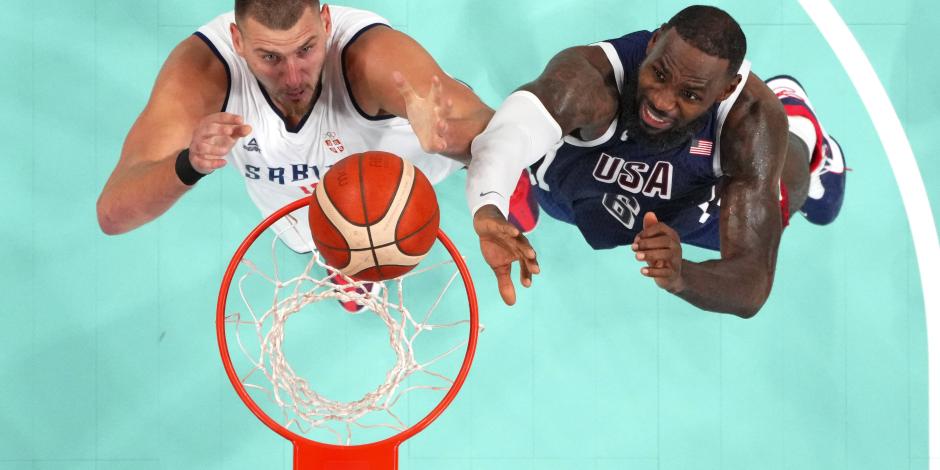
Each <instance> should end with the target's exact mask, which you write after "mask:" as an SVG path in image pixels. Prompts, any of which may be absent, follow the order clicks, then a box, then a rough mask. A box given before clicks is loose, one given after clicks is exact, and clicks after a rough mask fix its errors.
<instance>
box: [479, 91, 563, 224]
mask: <svg viewBox="0 0 940 470" xmlns="http://www.w3.org/2000/svg"><path fill="white" fill-rule="evenodd" d="M561 138H562V134H561V126H559V125H558V122H556V121H555V118H553V117H552V115H551V114H549V112H548V110H547V109H545V105H543V104H542V102H541V101H540V100H539V99H538V97H537V96H535V95H534V94H532V93H530V92H528V91H517V92H515V93H513V94H511V95H509V97H508V98H506V101H503V104H502V106H500V107H499V109H498V110H496V114H495V115H493V119H492V120H490V123H489V124H488V125H487V126H486V130H484V131H483V133H482V134H480V135H478V136H477V137H476V138H475V139H473V143H472V144H471V145H470V154H471V155H472V158H471V159H470V167H469V168H468V169H467V203H468V205H469V206H470V213H471V214H475V213H476V211H477V210H479V209H480V208H481V207H483V206H485V205H487V204H493V205H495V206H496V207H498V208H499V210H500V212H502V213H503V215H505V216H507V217H508V215H509V197H510V196H512V193H513V190H515V188H516V183H517V182H518V181H519V174H520V173H522V170H523V169H525V168H527V167H528V166H529V165H532V164H533V163H535V162H537V161H538V160H539V159H540V158H542V157H543V156H544V155H545V154H546V153H547V152H548V151H549V150H551V149H552V148H553V147H554V146H555V145H556V144H557V143H558V142H559V141H560V140H561Z"/></svg>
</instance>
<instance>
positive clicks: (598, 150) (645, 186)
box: [531, 31, 749, 250]
mask: <svg viewBox="0 0 940 470" xmlns="http://www.w3.org/2000/svg"><path fill="white" fill-rule="evenodd" d="M651 36H652V33H650V32H648V31H639V32H636V33H632V34H628V35H626V36H623V37H621V38H618V39H614V40H611V41H605V42H602V43H598V44H597V46H599V47H601V48H603V49H604V51H605V53H606V54H607V57H608V59H609V60H610V62H611V65H612V66H613V68H614V73H615V75H616V78H617V86H618V87H619V88H620V90H621V91H622V90H623V89H624V85H623V83H624V76H625V75H624V74H633V76H635V74H637V72H638V71H639V68H640V64H641V63H642V62H643V60H644V58H645V56H646V45H647V43H648V41H649V39H650V37H651ZM741 73H742V76H744V77H747V74H748V73H749V64H748V63H747V62H745V64H744V65H742V70H741ZM743 86H744V80H742V81H741V84H740V85H739V87H738V89H737V90H735V93H734V94H733V95H732V96H731V97H730V98H729V99H728V100H725V101H724V102H722V103H720V105H719V104H716V105H715V106H714V107H713V108H712V109H711V110H710V111H709V112H708V116H707V121H706V122H705V125H704V127H703V128H702V129H701V130H700V131H699V132H698V133H697V134H696V135H694V136H691V137H690V138H689V140H688V141H686V142H685V143H684V144H682V145H679V146H678V147H676V148H673V149H670V150H666V151H659V150H652V149H649V148H646V147H644V146H643V145H641V144H640V143H638V142H635V141H633V140H631V139H630V136H629V135H628V133H627V131H626V128H625V126H623V125H621V124H620V123H618V122H617V120H615V121H614V122H612V123H611V124H610V126H609V128H608V129H607V132H605V133H604V135H602V136H601V137H599V138H598V139H595V140H593V141H589V142H585V141H582V140H579V139H577V138H575V137H573V136H566V137H565V139H564V141H563V143H562V144H561V146H560V147H558V148H557V149H555V150H554V151H553V152H549V153H548V154H547V155H545V157H544V158H542V160H540V161H539V162H537V163H536V164H535V165H533V166H532V168H531V170H532V174H533V175H535V178H536V181H537V182H538V189H537V190H536V194H537V197H538V199H539V203H540V205H541V206H542V208H543V209H544V210H545V212H547V213H548V214H549V215H551V216H553V217H555V218H558V219H561V220H564V221H566V222H569V223H573V224H574V225H577V227H578V228H579V229H580V230H581V233H582V234H583V236H584V238H585V240H587V242H588V243H589V244H590V245H591V247H593V248H594V249H605V248H613V247H616V246H621V245H629V244H632V243H633V240H634V238H635V237H636V235H637V234H638V233H639V232H640V231H642V230H643V214H644V213H646V212H648V211H652V212H654V213H655V214H656V216H657V218H658V219H659V220H660V221H662V222H664V223H666V224H667V225H669V226H670V227H672V228H673V229H674V230H676V232H677V233H678V234H679V236H680V239H681V241H682V242H683V243H689V244H692V245H696V246H701V247H704V248H710V249H714V250H717V249H719V236H718V207H717V203H718V198H717V197H716V193H718V192H719V189H718V186H719V184H720V182H721V176H722V173H721V164H720V154H719V136H720V133H721V126H722V124H723V123H724V118H725V117H726V116H727V114H728V111H729V110H730V108H731V106H732V104H733V103H734V100H735V99H736V98H737V97H738V95H739V94H740V91H741V89H742V88H743Z"/></svg>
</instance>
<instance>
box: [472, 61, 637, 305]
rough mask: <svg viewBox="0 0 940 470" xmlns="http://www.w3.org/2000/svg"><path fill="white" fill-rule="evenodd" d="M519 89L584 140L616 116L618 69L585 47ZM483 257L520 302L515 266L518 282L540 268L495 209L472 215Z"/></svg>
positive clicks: (506, 292)
mask: <svg viewBox="0 0 940 470" xmlns="http://www.w3.org/2000/svg"><path fill="white" fill-rule="evenodd" d="M520 90H525V91H529V92H531V93H532V94H534V95H535V96H536V97H538V98H539V100H540V101H541V102H542V104H543V105H544V106H545V109H547V110H548V112H549V113H550V114H551V115H552V117H553V118H554V119H555V120H556V121H557V122H558V124H559V126H561V129H562V134H563V135H567V134H571V133H578V135H579V136H580V137H581V138H583V139H593V138H596V137H598V136H599V135H600V134H602V133H603V132H604V131H605V130H606V129H607V127H608V126H609V125H610V123H611V121H613V119H614V117H615V116H616V113H617V110H618V106H619V102H618V100H619V91H618V89H617V83H616V80H615V78H614V72H613V68H612V67H611V65H610V62H609V61H608V59H607V57H606V55H605V54H604V52H603V50H601V48H599V47H592V46H582V47H573V48H570V49H566V50H564V51H561V52H560V53H558V54H557V55H556V56H555V57H554V58H553V59H552V60H551V61H550V62H549V63H548V66H546V68H545V70H544V71H543V72H542V74H541V75H540V76H539V77H538V78H537V79H536V80H535V81H533V82H531V83H527V84H525V85H523V86H522V87H521V88H520ZM473 227H474V229H475V230H476V232H477V235H479V237H480V249H481V251H482V253H483V258H484V259H485V260H486V262H487V263H488V264H489V265H490V267H491V268H492V269H493V273H494V274H495V275H496V280H497V284H498V286H499V292H500V295H501V296H502V298H503V301H504V302H505V303H506V304H507V305H513V304H514V303H515V301H516V290H515V286H514V285H513V282H512V264H513V263H514V262H516V261H518V262H519V269H520V275H519V281H520V282H521V283H522V285H523V286H525V287H529V286H531V285H532V275H533V274H538V273H539V272H540V268H539V265H538V260H537V259H536V253H535V250H534V249H533V248H532V246H531V244H530V243H529V241H528V239H527V238H526V237H525V236H524V235H522V234H521V233H519V230H518V229H517V228H515V227H514V226H513V225H512V224H510V223H509V222H508V221H507V220H506V218H505V217H503V214H502V213H501V212H500V211H499V209H497V208H496V206H492V205H487V206H483V207H481V208H480V209H479V210H478V211H477V212H476V213H475V214H474V216H473Z"/></svg>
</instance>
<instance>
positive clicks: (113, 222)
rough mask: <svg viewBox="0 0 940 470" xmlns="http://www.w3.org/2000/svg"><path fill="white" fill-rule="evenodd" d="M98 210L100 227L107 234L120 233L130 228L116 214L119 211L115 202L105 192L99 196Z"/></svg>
mask: <svg viewBox="0 0 940 470" xmlns="http://www.w3.org/2000/svg"><path fill="white" fill-rule="evenodd" d="M96 210H97V213H98V227H99V228H101V231H102V232H104V234H105V235H120V234H122V233H125V232H127V231H128V228H127V227H126V226H124V224H121V223H120V220H121V219H120V217H117V216H116V212H117V211H116V209H115V207H114V204H113V203H112V201H111V200H110V198H108V197H107V195H106V194H105V193H102V194H101V196H100V197H98V203H97V205H96Z"/></svg>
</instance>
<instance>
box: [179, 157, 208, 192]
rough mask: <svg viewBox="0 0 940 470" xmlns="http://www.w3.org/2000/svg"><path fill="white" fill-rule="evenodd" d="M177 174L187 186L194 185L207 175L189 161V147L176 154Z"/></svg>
mask: <svg viewBox="0 0 940 470" xmlns="http://www.w3.org/2000/svg"><path fill="white" fill-rule="evenodd" d="M176 176H177V177H178V178H179V179H180V181H182V182H183V184H185V185H186V186H192V185H194V184H196V182H197V181H199V180H200V179H202V177H203V176H206V175H204V174H202V173H200V172H198V171H196V169H195V168H193V163H192V162H191V161H189V149H183V151H182V152H180V154H179V155H177V156H176Z"/></svg>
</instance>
